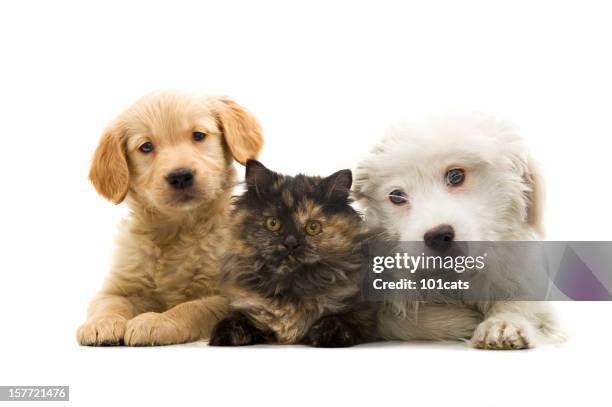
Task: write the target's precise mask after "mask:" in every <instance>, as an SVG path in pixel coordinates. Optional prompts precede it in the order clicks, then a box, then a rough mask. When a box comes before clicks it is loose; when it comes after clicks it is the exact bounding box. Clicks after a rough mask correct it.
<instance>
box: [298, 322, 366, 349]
mask: <svg viewBox="0 0 612 407" xmlns="http://www.w3.org/2000/svg"><path fill="white" fill-rule="evenodd" d="M304 342H305V343H306V344H307V345H310V346H315V347H319V348H345V347H348V346H353V345H355V344H356V343H357V338H356V337H355V335H354V332H353V331H352V330H351V328H350V326H348V325H347V324H346V323H345V322H344V321H343V320H342V319H341V318H340V317H337V316H329V317H324V318H321V319H320V320H318V321H317V322H316V323H315V324H314V325H313V326H312V327H311V328H310V331H308V334H307V335H306V338H305V340H304Z"/></svg>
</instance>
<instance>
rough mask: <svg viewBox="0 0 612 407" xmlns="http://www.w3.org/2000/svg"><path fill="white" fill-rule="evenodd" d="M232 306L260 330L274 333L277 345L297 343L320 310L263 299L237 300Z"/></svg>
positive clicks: (310, 304) (319, 314) (305, 303)
mask: <svg viewBox="0 0 612 407" xmlns="http://www.w3.org/2000/svg"><path fill="white" fill-rule="evenodd" d="M232 306H233V307H234V308H235V309H239V310H242V311H243V312H245V313H246V314H248V316H249V317H250V318H251V320H252V321H254V322H255V324H256V325H258V326H259V328H260V329H263V330H269V331H272V332H274V334H275V336H276V339H277V340H278V342H279V343H284V344H288V343H297V342H299V341H300V340H301V339H302V337H303V336H304V335H305V334H306V333H307V332H308V329H309V328H310V326H311V325H312V323H313V322H314V321H316V320H317V319H319V318H320V316H321V315H322V310H321V309H319V307H317V306H316V305H315V304H314V303H311V302H308V301H306V302H303V303H300V304H284V305H279V304H278V303H276V302H275V301H271V300H267V299H264V298H254V297H252V296H251V297H249V298H245V297H243V298H237V299H235V300H234V301H233V303H232Z"/></svg>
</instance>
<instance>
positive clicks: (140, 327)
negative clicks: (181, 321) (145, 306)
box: [124, 312, 185, 346]
mask: <svg viewBox="0 0 612 407" xmlns="http://www.w3.org/2000/svg"><path fill="white" fill-rule="evenodd" d="M124 342H125V344H126V345H128V346H156V345H172V344H177V343H184V342H185V339H184V338H183V335H181V330H180V329H179V327H178V326H177V325H176V323H175V322H174V321H173V320H172V319H171V318H169V317H168V316H166V315H164V314H160V313H157V312H146V313H144V314H140V315H138V316H137V317H135V318H133V319H131V320H129V321H128V323H127V327H126V330H125V336H124Z"/></svg>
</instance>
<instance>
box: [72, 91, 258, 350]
mask: <svg viewBox="0 0 612 407" xmlns="http://www.w3.org/2000/svg"><path fill="white" fill-rule="evenodd" d="M196 131H197V132H202V133H205V134H206V137H205V139H204V140H202V141H196V140H194V139H193V137H192V135H193V132H196ZM146 142H151V143H152V144H153V146H154V150H153V152H151V153H143V152H142V151H140V150H139V148H140V146H142V145H143V144H144V143H146ZM262 143H263V140H262V136H261V128H260V126H259V124H258V123H257V121H256V120H255V118H254V117H253V116H252V115H251V114H250V113H248V112H247V111H246V110H245V109H244V108H242V107H241V106H239V105H237V104H236V103H235V102H233V101H231V100H228V99H224V98H212V97H200V96H194V95H188V94H183V93H178V92H159V93H154V94H151V95H147V96H145V97H144V98H142V99H141V100H139V101H138V102H136V103H135V104H134V105H133V106H132V107H130V108H129V109H127V110H126V111H125V112H123V113H122V114H121V115H120V116H119V117H118V118H117V119H116V120H115V121H113V122H112V123H111V124H110V125H109V127H108V128H107V130H106V131H105V133H104V134H103V136H102V138H101V140H100V144H99V146H98V148H97V150H96V153H95V154H94V159H93V162H92V168H91V172H90V179H91V181H92V183H93V184H94V186H95V187H96V189H97V190H98V192H99V193H100V194H101V195H103V196H104V197H106V198H108V199H109V200H112V201H113V202H115V203H120V202H122V201H123V200H124V199H125V202H126V203H127V205H128V207H129V209H130V215H129V216H128V218H127V219H125V220H124V221H123V222H121V224H120V227H119V234H118V237H117V250H116V253H115V256H114V259H113V263H112V267H111V271H110V273H109V275H108V277H107V279H106V282H105V283H104V285H103V287H102V289H101V291H100V293H99V294H98V295H97V296H96V297H95V298H94V299H93V300H92V302H91V304H90V306H89V310H88V319H87V321H86V322H85V323H84V324H83V325H81V327H79V329H78V331H77V340H78V342H79V343H80V344H82V345H114V344H121V343H124V344H125V345H168V344H176V343H184V342H190V341H196V340H198V339H203V338H207V337H208V335H209V334H210V331H211V330H212V327H213V326H214V325H215V323H216V322H217V321H218V320H219V319H220V318H222V317H223V316H224V315H225V313H226V310H227V301H226V299H225V298H223V297H222V296H220V295H219V291H218V288H217V276H218V272H219V262H220V260H221V258H222V256H223V255H224V253H225V251H226V248H227V243H228V233H227V227H226V222H227V221H228V216H229V210H230V206H231V202H230V198H231V194H232V188H233V186H234V184H235V171H234V169H233V165H232V162H233V159H236V160H237V161H239V162H241V163H244V162H245V161H246V160H247V159H249V158H256V157H257V156H258V154H259V152H260V149H261V147H262ZM178 168H191V169H193V170H194V174H195V182H194V185H193V187H191V188H189V190H188V191H177V190H175V189H173V188H171V187H170V186H169V185H168V182H167V180H166V177H167V175H168V174H169V172H171V171H173V170H175V169H178Z"/></svg>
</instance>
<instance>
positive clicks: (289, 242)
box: [283, 235, 300, 250]
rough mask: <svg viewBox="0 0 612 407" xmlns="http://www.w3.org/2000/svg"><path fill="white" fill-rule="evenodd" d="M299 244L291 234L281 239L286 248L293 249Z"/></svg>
mask: <svg viewBox="0 0 612 407" xmlns="http://www.w3.org/2000/svg"><path fill="white" fill-rule="evenodd" d="M299 245H300V244H299V243H298V241H297V239H296V238H295V236H293V235H289V236H286V237H285V238H284V239H283V246H285V248H287V249H288V250H295V249H296V248H297V247H298V246H299Z"/></svg>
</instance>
